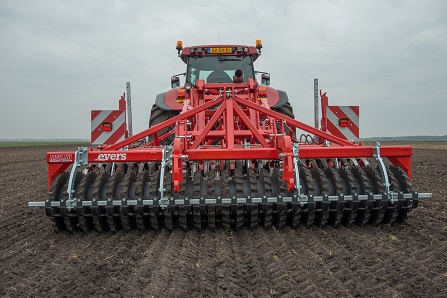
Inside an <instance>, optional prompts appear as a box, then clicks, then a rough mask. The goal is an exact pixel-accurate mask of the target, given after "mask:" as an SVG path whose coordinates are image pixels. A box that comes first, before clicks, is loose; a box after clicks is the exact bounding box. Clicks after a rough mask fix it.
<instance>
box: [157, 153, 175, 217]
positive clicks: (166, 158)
mask: <svg viewBox="0 0 447 298" xmlns="http://www.w3.org/2000/svg"><path fill="white" fill-rule="evenodd" d="M162 156H163V157H162V160H161V168H160V184H159V187H158V190H159V192H160V204H159V206H160V207H161V208H162V209H165V208H166V207H167V206H168V204H169V198H166V197H165V195H164V193H165V188H164V178H165V171H166V168H167V167H168V166H170V165H171V163H172V147H171V146H165V147H164V148H163V151H162Z"/></svg>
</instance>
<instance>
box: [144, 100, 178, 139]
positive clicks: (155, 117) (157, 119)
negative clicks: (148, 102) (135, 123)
mask: <svg viewBox="0 0 447 298" xmlns="http://www.w3.org/2000/svg"><path fill="white" fill-rule="evenodd" d="M178 114H180V111H174V110H171V111H166V110H163V109H161V108H160V107H159V106H157V105H153V106H152V110H151V116H150V118H149V127H152V126H154V125H156V124H159V123H162V122H165V121H166V120H169V119H170V118H172V117H175V116H177V115H178ZM174 127H175V125H171V126H169V127H167V128H165V129H162V130H161V131H159V132H158V137H161V136H163V135H164V134H165V133H168V132H170V131H171V130H173V129H174ZM174 138H175V135H174V134H172V135H171V136H169V137H167V138H165V139H163V140H162V141H160V144H161V145H169V144H171V143H172V142H173V141H174ZM153 140H154V137H153V136H149V139H148V141H149V143H150V142H152V141H153Z"/></svg>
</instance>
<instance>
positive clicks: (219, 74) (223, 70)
mask: <svg viewBox="0 0 447 298" xmlns="http://www.w3.org/2000/svg"><path fill="white" fill-rule="evenodd" d="M261 48H262V44H261V41H257V44H256V47H254V46H246V45H206V46H194V47H185V48H183V45H182V42H181V41H178V42H177V46H176V49H177V50H178V55H179V57H180V58H181V59H182V60H183V62H185V63H186V65H187V70H186V74H185V75H186V79H185V81H186V82H189V83H191V84H192V85H194V86H195V85H196V82H197V81H198V80H204V81H205V83H234V82H236V83H238V82H247V81H248V79H249V78H252V79H256V78H255V71H254V67H253V62H254V61H255V60H256V59H257V58H258V56H259V55H260V53H261ZM173 79H174V81H177V79H176V78H175V77H173ZM175 85H176V84H175Z"/></svg>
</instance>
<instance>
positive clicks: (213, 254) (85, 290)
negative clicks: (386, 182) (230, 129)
mask: <svg viewBox="0 0 447 298" xmlns="http://www.w3.org/2000/svg"><path fill="white" fill-rule="evenodd" d="M383 145H385V143H383ZM413 148H414V150H413V159H412V164H413V182H412V183H413V189H415V190H417V191H419V192H432V193H433V199H429V200H422V201H421V202H420V204H419V207H418V208H417V209H415V210H414V211H413V213H412V214H411V215H410V216H409V219H408V221H407V222H406V223H405V224H402V225H397V226H380V227H372V226H365V227H357V226H354V227H351V228H346V227H339V228H336V229H334V228H331V227H326V228H323V229H320V228H310V229H306V228H304V227H299V228H298V229H296V230H292V229H289V228H286V229H284V230H277V229H275V228H271V229H268V230H263V229H261V228H257V229H255V230H254V231H250V230H242V231H240V232H227V231H225V230H218V231H216V232H211V231H205V232H203V233H199V232H196V231H188V232H183V231H181V230H176V231H174V232H172V233H171V232H167V231H165V230H163V231H161V232H158V233H157V232H152V231H150V232H146V233H141V232H137V231H133V232H130V233H125V232H123V231H120V232H118V233H106V234H98V233H96V232H91V233H88V234H84V233H77V234H74V235H73V234H69V233H68V232H66V233H61V234H56V233H54V232H53V230H52V227H51V226H50V224H49V220H48V219H47V218H46V216H45V215H44V212H43V210H38V209H30V208H28V207H27V202H28V201H37V200H43V199H44V198H45V196H46V194H47V187H46V174H47V168H46V163H45V153H46V151H57V150H70V151H73V150H75V149H76V146H72V145H70V146H67V145H65V146H59V145H57V146H52V147H49V146H39V147H21V148H18V147H7V148H6V147H5V148H0V153H1V156H2V159H1V160H0V166H1V171H0V185H1V190H2V191H1V195H0V239H1V240H0V296H4V297H68V296H70V297H73V296H75V297H78V296H84V297H90V296H91V297H152V296H154V297H182V296H183V297H184V296H185V295H188V296H193V297H445V295H446V293H447V213H446V212H447V191H446V185H447V158H446V157H447V156H446V151H445V150H446V149H447V143H415V144H414V147H413Z"/></svg>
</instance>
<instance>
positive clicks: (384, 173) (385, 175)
mask: <svg viewBox="0 0 447 298" xmlns="http://www.w3.org/2000/svg"><path fill="white" fill-rule="evenodd" d="M373 150H374V151H373V156H374V159H375V160H376V161H377V162H379V165H380V172H381V174H382V177H383V179H384V180H385V182H384V185H385V189H386V193H387V195H388V197H389V198H390V200H391V202H393V201H394V200H395V199H394V196H393V194H391V192H390V181H389V179H388V172H387V170H386V167H385V163H384V162H383V159H382V157H381V156H380V143H379V142H376V144H375V145H374V147H373Z"/></svg>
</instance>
